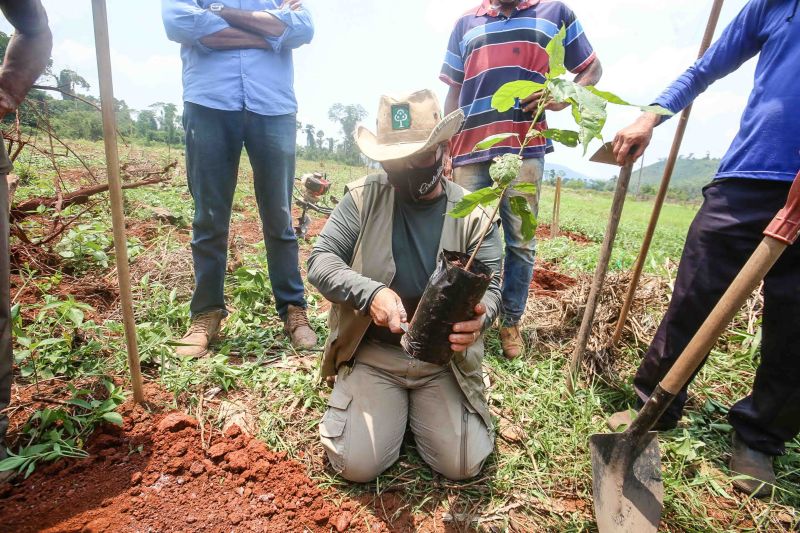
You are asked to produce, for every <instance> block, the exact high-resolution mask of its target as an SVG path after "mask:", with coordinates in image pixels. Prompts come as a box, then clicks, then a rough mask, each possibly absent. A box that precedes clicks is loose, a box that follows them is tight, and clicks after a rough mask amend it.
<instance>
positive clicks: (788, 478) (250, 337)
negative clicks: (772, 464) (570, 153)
mask: <svg viewBox="0 0 800 533" xmlns="http://www.w3.org/2000/svg"><path fill="white" fill-rule="evenodd" d="M76 151H78V153H80V154H81V155H82V156H84V159H86V160H87V161H89V162H90V164H91V165H93V166H96V165H100V164H101V162H102V147H101V146H100V145H98V144H92V143H77V144H76ZM122 154H123V160H128V161H139V162H147V163H148V164H150V165H152V166H155V167H161V166H163V165H164V164H166V163H167V162H168V161H170V160H172V159H178V160H179V161H180V160H181V159H182V154H181V153H180V152H179V151H176V150H174V149H172V150H169V151H168V150H167V149H166V148H161V147H151V148H140V147H131V148H127V149H123V150H122ZM59 162H60V164H61V166H62V167H63V168H64V169H75V168H77V167H78V165H79V163H78V162H77V160H76V159H75V158H74V157H64V158H61V159H60V161H59ZM181 162H182V161H181ZM18 165H19V167H24V168H25V169H26V176H27V180H26V182H25V184H24V185H23V186H22V188H21V189H20V191H18V193H17V198H18V199H19V198H24V197H27V196H35V195H50V194H52V185H51V182H52V177H53V172H52V169H50V168H49V166H48V163H47V161H45V160H43V158H41V157H40V156H37V155H35V154H34V155H26V156H25V159H23V161H21V162H20V163H18ZM181 169H182V166H181ZM314 170H323V171H325V172H327V173H328V176H329V178H330V179H331V180H332V181H333V182H334V190H333V194H335V195H337V196H341V194H342V191H343V186H344V184H345V183H347V182H348V181H350V180H352V179H357V178H358V177H361V176H362V175H363V174H364V173H365V172H367V170H366V169H361V168H353V167H347V166H343V165H337V164H334V163H331V162H323V163H320V162H311V161H299V162H298V175H300V174H302V173H305V172H309V171H314ZM240 178H241V179H240V187H239V189H238V191H237V195H236V199H235V206H234V221H233V224H234V228H235V231H234V233H235V234H237V235H239V234H241V235H246V234H247V230H248V229H249V230H252V229H253V228H255V229H256V230H257V229H258V228H259V227H260V225H259V223H258V221H257V216H256V213H257V211H256V208H255V201H254V196H253V188H252V182H251V180H250V179H249V166H248V163H247V160H246V158H243V163H242V169H241V172H240ZM77 185H78V183H77V182H76V181H74V180H73V181H70V183H69V186H70V188H74V187H75V186H77ZM552 192H553V191H552V189H551V188H545V189H544V191H543V198H542V204H541V205H542V209H541V215H542V216H541V220H542V221H543V222H549V219H550V212H551V209H552ZM610 203H611V197H610V195H607V194H596V193H587V192H576V191H570V190H565V191H564V194H563V204H562V208H561V226H562V228H563V229H565V230H569V231H574V232H579V233H583V234H584V235H586V236H587V237H589V238H590V239H591V240H592V241H593V242H592V243H590V244H578V243H575V242H574V241H572V240H570V239H567V238H565V237H562V238H558V239H554V240H546V241H543V242H541V243H540V244H539V255H540V257H541V258H543V259H545V260H547V261H549V262H551V263H553V264H555V265H556V267H557V268H558V269H559V270H561V271H563V272H566V273H569V274H570V275H573V276H586V275H589V274H590V273H591V271H592V269H593V268H594V264H595V261H596V256H597V251H598V247H599V242H600V241H601V239H602V235H603V231H604V228H605V224H606V221H607V217H608V209H609V206H610ZM151 207H162V208H165V209H168V210H169V211H170V212H171V213H172V214H173V215H175V217H176V219H177V221H178V222H176V223H175V224H168V223H163V222H158V221H155V220H154V219H153V216H152V214H151V210H150V208H151ZM70 209H73V208H70ZM695 211H696V207H687V206H680V205H669V204H668V205H667V206H666V207H665V209H664V214H663V216H662V221H661V225H660V227H659V231H658V233H657V235H656V239H655V242H654V247H653V252H652V257H653V259H652V261H650V262H649V263H648V265H647V270H648V271H649V272H650V273H653V274H659V275H664V276H666V275H668V271H667V270H666V269H665V268H663V265H664V264H665V263H666V262H668V261H671V262H675V261H677V259H678V258H679V256H680V252H681V248H682V244H683V239H684V236H685V234H686V230H687V228H688V226H689V223H690V222H691V219H692V216H693V214H694V213H695ZM71 212H75V213H77V210H75V211H71ZM126 213H127V215H128V220H129V233H130V237H129V248H131V249H132V250H134V251H135V254H134V255H133V257H132V264H131V269H132V273H133V274H132V275H133V278H134V279H133V282H134V293H135V297H136V305H135V311H136V316H137V321H138V336H139V345H140V348H141V356H142V360H143V367H144V371H145V375H146V376H147V379H149V380H153V381H156V380H158V381H160V382H161V383H162V384H163V385H164V386H165V387H166V388H167V389H168V390H170V391H172V392H173V393H174V397H175V405H176V406H178V407H180V408H183V409H186V410H188V411H189V412H192V413H195V414H197V415H199V416H204V417H206V419H208V420H210V421H211V422H214V419H213V417H212V416H211V415H210V414H209V413H208V408H205V409H204V408H203V406H202V405H201V398H206V397H211V398H216V399H219V398H228V399H230V400H236V401H239V402H242V403H244V404H245V405H247V406H248V407H250V409H251V411H252V412H253V413H255V415H256V418H257V420H258V427H259V429H258V432H259V433H258V434H259V437H260V438H262V439H263V440H265V441H266V442H267V443H268V444H269V445H270V446H272V447H273V448H275V449H278V450H284V451H287V452H288V453H289V454H290V456H292V457H294V458H296V459H297V460H300V461H302V462H303V463H305V464H306V465H307V467H308V471H309V473H310V475H311V476H312V477H313V478H315V479H316V480H317V481H318V482H319V483H320V484H321V485H324V486H327V487H330V488H332V489H333V490H334V491H337V492H340V493H342V494H353V495H358V496H360V497H362V499H364V501H368V502H369V501H372V502H373V503H372V506H373V507H375V508H376V509H377V508H380V507H381V505H383V502H384V499H383V498H394V499H395V500H397V501H398V502H399V503H398V504H397V505H395V506H394V507H391V508H390V509H389V511H388V513H389V514H390V515H393V516H397V515H399V514H402V513H406V514H407V513H412V514H418V515H419V520H420V521H421V522H422V523H423V524H424V525H425V526H426V527H429V526H436V527H438V528H439V529H441V526H442V521H443V519H447V518H449V522H447V524H448V525H449V526H450V527H452V528H453V529H455V530H470V529H472V528H480V529H483V530H486V531H505V530H516V531H592V530H594V529H595V525H594V522H593V514H592V507H591V467H590V463H589V452H588V436H589V435H591V434H592V433H596V432H603V431H605V428H604V419H605V417H606V416H607V415H608V414H610V413H611V412H613V411H615V410H617V409H622V408H625V407H627V406H628V405H630V404H631V402H632V401H633V399H634V395H633V390H632V388H631V385H630V378H631V376H632V373H633V372H634V370H635V367H636V364H637V361H638V358H639V357H640V355H641V353H640V350H635V349H628V350H625V351H623V353H621V354H620V356H619V357H620V360H619V361H618V362H617V364H616V365H615V369H617V370H618V372H617V373H616V374H615V375H613V376H612V377H611V378H606V379H600V378H596V379H594V380H593V381H592V382H591V383H584V384H583V386H582V387H581V388H580V389H579V390H578V392H577V393H576V394H575V395H574V396H573V397H566V396H565V387H564V373H563V372H564V370H563V369H564V366H565V363H566V357H567V355H568V354H569V347H568V346H567V341H568V340H569V339H567V338H563V339H561V340H560V341H558V342H549V343H541V344H538V345H536V346H534V349H533V353H532V354H531V356H530V358H528V359H525V360H518V361H513V362H509V361H506V360H504V359H502V358H501V357H498V354H499V352H500V350H499V342H498V340H497V338H496V336H495V335H494V334H490V336H489V340H488V350H487V357H486V361H485V368H486V373H487V376H488V379H489V380H490V382H491V389H490V396H489V401H490V406H491V408H492V411H493V413H494V414H495V415H496V417H497V421H498V427H499V429H500V433H501V436H500V437H499V438H498V439H497V451H496V453H494V454H492V456H490V458H489V460H488V461H487V464H486V466H485V468H484V470H483V472H482V473H481V477H480V478H479V479H478V480H473V481H471V482H465V483H452V482H448V481H447V480H444V479H442V478H441V477H439V476H436V475H433V474H432V472H431V471H430V469H429V468H427V466H426V465H425V464H424V463H423V462H422V460H421V459H420V457H419V455H418V454H417V453H416V450H415V448H414V445H413V440H411V439H409V440H408V442H407V443H406V446H405V449H404V452H403V454H402V455H401V459H400V461H399V462H398V463H397V464H396V465H395V466H393V467H392V468H390V469H389V470H388V471H387V472H386V473H385V474H384V475H382V476H381V477H380V478H379V479H378V480H377V481H376V482H375V483H373V484H370V485H367V486H354V485H350V484H348V483H346V482H344V481H343V480H341V479H340V478H337V477H336V476H333V475H332V474H331V472H330V471H329V470H327V469H326V468H325V464H324V461H323V452H322V449H321V446H320V445H319V443H318V438H317V428H316V424H317V422H318V420H319V418H320V417H321V415H322V413H323V412H324V409H325V405H326V398H327V394H328V391H327V390H326V389H325V388H324V387H320V386H319V384H318V382H317V379H316V367H317V364H318V357H319V353H315V352H307V353H296V352H295V351H294V350H292V349H291V347H289V346H288V345H287V344H286V342H285V338H284V336H283V334H282V331H281V328H282V324H281V322H280V320H279V319H278V317H277V316H276V315H275V312H274V308H273V304H272V299H271V290H270V283H269V279H268V277H267V275H266V260H265V257H264V253H263V252H264V249H263V244H260V243H258V242H257V241H258V239H257V238H256V239H254V242H243V243H238V244H236V248H237V251H238V255H239V260H240V262H241V264H238V265H236V267H235V268H233V269H232V271H231V272H230V273H229V275H228V279H227V285H226V292H227V298H228V302H229V305H230V307H231V310H232V312H231V315H230V317H229V318H228V321H227V323H226V326H225V337H224V339H223V340H222V342H220V343H219V344H218V345H217V347H216V351H215V355H214V356H213V357H210V358H207V359H202V360H187V359H180V358H177V357H176V356H175V355H174V352H173V349H172V347H171V346H170V344H169V342H168V340H169V339H174V338H176V337H178V336H180V335H181V333H182V332H183V330H184V329H185V327H186V326H187V324H188V298H189V296H190V292H191V288H192V272H191V256H190V254H189V251H188V240H189V238H190V236H189V225H190V222H191V216H192V209H191V199H190V197H189V195H188V192H187V191H186V187H185V175H184V174H183V171H182V170H180V171H179V172H178V173H177V175H176V177H175V179H174V180H173V183H171V184H167V185H163V186H157V187H149V188H142V189H136V190H132V191H128V192H127V193H126ZM649 213H650V205H649V203H647V202H634V201H630V200H629V201H628V203H627V204H626V209H625V213H624V215H623V219H622V224H621V226H620V235H619V238H618V240H617V246H616V250H615V254H614V258H613V262H612V268H613V269H615V270H621V269H626V268H628V267H629V266H630V265H631V264H632V262H633V260H634V259H635V256H636V254H637V252H638V247H639V243H640V242H641V238H642V235H643V232H644V228H645V227H646V224H647V220H648V217H649ZM51 216H52V214H49V213H44V214H43V217H41V219H32V220H30V221H29V222H26V224H25V225H23V227H24V228H25V229H26V231H28V232H29V234H31V235H36V234H37V232H41V231H43V229H46V228H47V227H49V226H48V225H47V222H48V221H49V217H51ZM81 221H82V222H85V223H86V224H88V227H85V228H82V229H81V228H80V227H76V232H77V234H76V235H73V236H72V237H70V239H68V240H67V242H66V243H64V242H63V241H62V242H61V243H59V244H58V245H56V248H55V249H56V250H57V251H62V250H67V249H68V250H69V251H71V252H73V254H72V255H70V254H67V256H66V257H65V256H64V255H63V254H62V255H61V261H62V262H61V264H60V266H59V268H57V269H55V271H52V272H45V271H43V270H41V269H40V270H36V269H35V268H33V267H32V268H31V269H29V270H24V271H22V272H20V273H19V274H18V275H15V276H14V278H13V280H12V282H13V285H14V294H15V298H16V302H17V303H19V304H20V307H19V318H18V319H17V321H16V322H15V335H16V342H17V345H16V346H15V350H16V355H17V363H18V366H19V369H20V372H21V373H20V374H19V375H18V376H17V384H16V387H18V388H24V387H28V386H29V385H30V384H31V383H33V382H34V380H35V376H34V374H33V369H32V366H33V364H34V363H37V364H38V368H37V372H39V375H40V379H41V375H42V374H44V373H48V372H49V374H47V375H53V376H57V377H62V378H66V379H71V380H94V381H95V382H96V383H103V382H107V381H108V380H109V379H112V378H113V377H117V378H119V377H120V376H125V374H126V372H125V352H124V345H123V343H122V337H121V335H122V326H121V324H120V317H119V313H118V310H117V309H116V307H115V306H114V305H113V298H112V299H111V301H110V302H108V301H106V302H104V301H102V299H101V300H98V298H97V297H96V295H95V293H92V292H86V291H79V290H77V289H81V284H82V285H87V284H91V283H95V281H96V282H97V283H98V284H100V283H102V282H103V280H105V283H108V280H113V275H114V274H113V250H110V249H108V247H107V243H106V242H105V241H102V238H103V235H104V232H109V228H110V218H109V215H108V209H107V207H106V205H105V201H103V202H101V203H99V204H98V205H97V206H96V207H94V208H93V209H92V210H91V211H90V212H89V213H87V214H86V215H84V216H83V217H82V218H81ZM107 234H108V233H105V235H107ZM96 241H97V242H100V243H101V246H100V251H102V252H103V253H104V254H105V255H104V256H103V255H101V254H98V253H96V252H97V251H98V250H97V247H92V246H89V245H88V244H87V243H92V242H96ZM310 245H311V243H303V245H302V248H303V249H304V250H306V251H307V250H308V249H309V247H310ZM308 290H309V301H310V311H311V313H310V314H311V317H312V324H313V326H314V327H315V329H316V330H317V331H318V333H319V334H320V335H321V336H322V337H324V335H325V317H326V313H325V312H324V307H323V305H324V302H323V301H322V299H321V298H320V297H319V295H317V294H316V293H314V291H313V289H312V288H311V287H308ZM44 295H47V296H48V297H47V298H45V297H44ZM77 304H82V305H77ZM48 306H49V307H48ZM86 306H90V307H88V308H87V307H86ZM72 309H76V310H77V311H80V312H81V313H82V314H83V316H82V317H80V319H79V317H78V314H77V311H73V310H72ZM530 318H532V319H534V320H535V318H536V317H530ZM746 318H747V317H744V316H743V317H740V319H739V320H738V321H737V322H736V324H734V325H733V326H731V328H730V329H729V331H728V332H727V333H726V336H725V340H724V342H723V343H722V344H721V345H720V347H719V349H718V351H717V352H715V353H714V354H713V356H712V357H711V360H710V362H709V364H707V365H706V366H705V367H704V369H703V370H702V371H701V372H700V374H699V375H698V378H697V380H696V382H695V384H694V385H693V387H692V397H691V401H690V404H689V407H688V410H687V416H686V417H685V418H684V422H683V423H682V424H681V426H680V427H679V428H678V429H676V430H674V431H671V432H668V433H666V434H663V435H662V436H661V437H660V442H661V451H662V458H663V463H664V481H665V487H666V501H665V506H666V508H665V512H664V520H663V527H664V528H665V529H667V530H670V531H693V532H694V531H696V532H706V531H781V530H783V531H791V530H796V529H797V528H798V527H800V512H798V508H800V490H798V489H800V441H798V440H795V441H793V442H792V443H790V444H789V449H788V451H789V453H787V455H785V456H784V457H782V458H779V459H778V461H777V463H776V469H777V471H778V474H779V476H780V485H781V490H780V491H779V492H778V493H776V495H775V497H774V499H773V500H772V501H768V502H758V501H752V500H749V499H747V498H743V497H742V496H740V495H738V494H736V493H735V492H733V490H732V488H731V485H730V480H729V477H728V471H727V467H726V462H727V458H728V456H729V453H730V443H729V435H730V428H729V426H728V425H727V421H726V419H725V415H726V412H727V408H728V407H729V406H730V405H731V404H732V403H733V402H734V401H736V400H737V399H739V398H741V397H742V396H743V395H745V394H747V393H748V391H749V388H750V385H751V383H752V379H753V374H754V370H755V366H756V362H757V357H758V350H757V345H758V343H757V338H758V322H756V323H755V324H752V325H748V324H747V320H746ZM748 328H749V329H748ZM23 339H25V340H23ZM212 401H215V400H212ZM39 412H41V411H39ZM84 414H85V413H84ZM20 416H21V414H17V419H19V418H20ZM22 421H23V422H24V420H22ZM13 422H14V421H13V420H12V426H13ZM376 512H377V511H376Z"/></svg>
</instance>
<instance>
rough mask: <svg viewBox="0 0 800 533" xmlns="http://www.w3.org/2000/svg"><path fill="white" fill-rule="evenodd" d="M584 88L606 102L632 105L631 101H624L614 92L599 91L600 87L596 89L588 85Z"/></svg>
mask: <svg viewBox="0 0 800 533" xmlns="http://www.w3.org/2000/svg"><path fill="white" fill-rule="evenodd" d="M585 89H586V90H587V91H589V92H590V93H592V94H594V95H596V96H599V97H600V98H602V99H603V100H605V101H607V102H611V103H612V104H617V105H633V104H631V103H628V102H626V101H625V100H623V99H622V98H620V97H619V96H617V95H616V94H614V93H610V92H608V91H601V90H600V89H598V88H597V87H594V86H592V85H589V86H587V87H585Z"/></svg>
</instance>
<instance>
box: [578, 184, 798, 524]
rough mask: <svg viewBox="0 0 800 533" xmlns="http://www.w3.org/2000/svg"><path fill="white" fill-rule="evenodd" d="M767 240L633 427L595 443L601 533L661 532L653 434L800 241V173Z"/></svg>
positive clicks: (597, 437) (594, 470)
mask: <svg viewBox="0 0 800 533" xmlns="http://www.w3.org/2000/svg"><path fill="white" fill-rule="evenodd" d="M764 235H765V237H764V240H762V241H761V243H760V244H759V245H758V247H757V248H756V250H755V252H753V255H752V256H750V259H749V260H748V261H747V263H746V264H745V265H744V267H743V268H742V270H741V272H739V274H738V275H737V276H736V279H734V280H733V283H732V284H731V286H730V287H728V290H727V291H726V292H725V294H724V295H723V296H722V298H721V299H720V301H719V303H718V304H717V305H716V307H714V309H713V310H712V311H711V314H710V315H709V316H708V318H706V321H705V322H704V323H703V325H702V326H701V327H700V329H699V330H698V331H697V333H696V334H695V336H694V337H693V338H692V340H691V342H689V344H688V346H686V349H685V350H683V353H682V354H681V355H680V357H679V358H678V360H677V361H675V364H674V365H673V366H672V368H671V369H670V371H669V373H667V375H666V376H664V379H663V380H661V383H660V384H659V385H658V386H657V387H656V390H655V391H653V394H652V395H651V396H650V398H649V399H648V400H647V403H645V404H644V407H642V409H641V411H639V414H638V416H637V417H636V418H635V419H634V421H633V422H632V423H631V425H630V427H629V428H627V429H626V430H625V432H624V433H612V434H598V435H592V436H591V437H590V439H589V448H590V449H591V451H592V473H593V491H594V511H595V517H596V518H597V528H598V529H599V530H600V532H601V533H605V532H618V531H619V532H628V531H630V532H636V533H647V532H650V531H656V530H657V529H658V523H659V521H660V519H661V511H662V509H663V501H664V484H663V482H662V479H661V459H660V457H661V454H660V452H659V449H658V439H657V438H656V435H657V434H656V433H655V432H652V431H650V430H651V429H652V428H653V426H654V425H655V423H656V422H657V421H658V419H659V417H660V416H661V415H662V414H663V413H664V411H665V410H666V409H667V407H668V406H669V404H670V403H672V400H674V399H675V396H676V395H677V394H678V392H680V390H681V389H682V388H683V386H684V385H686V382H687V381H688V380H689V378H690V377H691V376H692V374H693V373H694V371H695V370H697V367H698V366H700V364H701V363H702V361H703V359H704V358H705V356H706V355H707V354H708V353H709V352H710V351H711V348H713V346H714V344H715V343H716V342H717V339H719V337H720V335H722V333H723V332H724V331H725V328H726V327H727V326H728V324H729V323H730V321H731V320H732V319H733V317H734V316H735V315H736V312H737V311H738V310H739V309H740V308H741V307H742V305H743V304H744V303H745V301H746V300H747V298H748V297H749V296H750V295H751V294H752V293H753V291H754V290H755V289H756V287H757V286H758V284H759V283H760V282H761V280H762V279H764V276H766V275H767V272H769V270H770V269H771V268H772V266H773V265H774V264H775V262H776V261H777V260H778V258H779V257H780V256H781V254H782V253H783V251H784V250H785V249H786V247H787V246H790V245H792V244H794V242H795V241H796V240H797V238H798V236H800V173H798V174H797V177H795V179H794V184H793V185H792V188H791V190H790V191H789V198H788V200H787V201H786V206H785V207H784V208H783V209H781V210H780V211H779V212H778V214H777V215H776V216H775V218H774V219H773V220H772V222H771V223H770V225H769V226H768V227H767V229H766V230H765V231H764Z"/></svg>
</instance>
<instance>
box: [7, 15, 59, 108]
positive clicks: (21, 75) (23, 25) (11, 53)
mask: <svg viewBox="0 0 800 533" xmlns="http://www.w3.org/2000/svg"><path fill="white" fill-rule="evenodd" d="M0 10H2V11H3V14H4V15H5V17H6V18H7V19H8V21H9V22H10V23H11V25H12V26H14V30H15V31H14V35H13V36H12V37H11V40H10V41H9V43H8V48H7V49H6V56H5V60H4V62H3V66H2V69H0V118H2V117H3V116H5V115H6V114H7V113H11V112H13V111H14V110H15V109H16V108H17V107H18V106H19V105H20V104H21V103H22V101H23V100H24V99H25V95H26V94H28V91H29V90H30V88H31V86H32V85H33V84H34V83H35V82H36V79H37V78H38V77H39V76H40V75H41V74H42V72H44V69H45V67H46V66H47V61H48V60H49V59H50V51H51V49H52V47H53V36H52V35H51V33H50V28H49V27H48V26H47V14H46V13H45V11H44V7H42V4H41V2H40V1H39V0H0Z"/></svg>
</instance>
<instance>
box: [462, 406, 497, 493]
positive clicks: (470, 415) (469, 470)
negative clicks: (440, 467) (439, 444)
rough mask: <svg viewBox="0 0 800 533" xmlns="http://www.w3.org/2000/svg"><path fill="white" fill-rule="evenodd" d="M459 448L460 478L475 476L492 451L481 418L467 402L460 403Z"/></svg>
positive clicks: (490, 442)
mask: <svg viewBox="0 0 800 533" xmlns="http://www.w3.org/2000/svg"><path fill="white" fill-rule="evenodd" d="M460 448H461V457H460V466H459V469H460V473H461V479H468V478H471V477H475V476H477V475H478V473H479V472H480V471H481V468H482V467H483V462H484V461H485V460H486V457H488V456H489V454H490V453H491V452H492V448H493V446H492V441H491V439H490V438H489V436H488V432H487V431H486V425H485V424H484V423H483V419H482V418H481V417H480V415H479V414H478V412H477V411H475V409H473V408H472V406H471V405H470V404H469V403H467V402H464V403H462V404H461V446H460Z"/></svg>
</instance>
